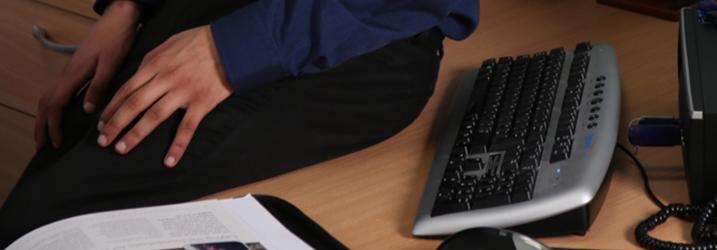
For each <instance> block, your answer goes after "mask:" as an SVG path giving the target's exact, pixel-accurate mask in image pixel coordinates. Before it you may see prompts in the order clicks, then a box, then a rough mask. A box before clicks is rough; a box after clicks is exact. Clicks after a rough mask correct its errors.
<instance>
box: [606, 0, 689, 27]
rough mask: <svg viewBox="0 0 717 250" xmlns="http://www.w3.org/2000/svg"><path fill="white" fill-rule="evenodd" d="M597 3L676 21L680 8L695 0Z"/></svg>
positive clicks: (678, 17) (640, 0) (631, 0)
mask: <svg viewBox="0 0 717 250" xmlns="http://www.w3.org/2000/svg"><path fill="white" fill-rule="evenodd" d="M597 1H598V3H601V4H607V5H611V6H615V7H617V8H623V9H626V10H630V11H635V12H637V13H642V14H645V15H651V16H654V17H659V18H662V19H667V20H670V21H674V22H677V21H679V20H680V9H681V8H682V7H684V6H688V5H691V4H694V3H695V2H696V0H597Z"/></svg>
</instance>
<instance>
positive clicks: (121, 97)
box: [98, 66, 156, 129]
mask: <svg viewBox="0 0 717 250" xmlns="http://www.w3.org/2000/svg"><path fill="white" fill-rule="evenodd" d="M155 76H156V71H153V70H150V69H146V68H144V67H142V66H140V69H139V70H138V71H137V73H135V74H134V75H133V76H132V78H130V79H129V80H128V81H127V82H126V83H125V84H123V85H122V87H120V88H119V90H117V92H116V93H115V95H114V97H112V100H111V101H110V102H109V103H108V104H107V107H105V109H104V111H102V115H100V122H99V124H98V129H102V128H101V127H102V126H103V125H104V124H106V123H107V122H108V121H109V119H110V118H112V117H113V116H114V113H115V112H116V111H117V109H118V108H119V107H120V106H122V105H124V103H125V101H126V100H125V99H127V98H128V97H129V96H130V95H132V94H133V93H134V92H135V90H137V89H139V88H140V87H142V86H144V85H145V84H146V83H147V82H150V81H152V80H154V78H155ZM154 100H156V99H152V101H154ZM145 108H146V107H145Z"/></svg>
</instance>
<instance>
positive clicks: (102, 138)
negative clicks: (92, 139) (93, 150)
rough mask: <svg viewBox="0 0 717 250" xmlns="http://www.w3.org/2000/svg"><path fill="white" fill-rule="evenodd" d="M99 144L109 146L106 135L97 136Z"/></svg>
mask: <svg viewBox="0 0 717 250" xmlns="http://www.w3.org/2000/svg"><path fill="white" fill-rule="evenodd" d="M97 144H100V146H103V147H104V146H107V137H106V136H105V135H100V136H99V137H97Z"/></svg>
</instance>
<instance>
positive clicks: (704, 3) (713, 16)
mask: <svg viewBox="0 0 717 250" xmlns="http://www.w3.org/2000/svg"><path fill="white" fill-rule="evenodd" d="M697 19H698V20H699V21H700V23H702V24H717V1H715V0H700V1H699V2H697Z"/></svg>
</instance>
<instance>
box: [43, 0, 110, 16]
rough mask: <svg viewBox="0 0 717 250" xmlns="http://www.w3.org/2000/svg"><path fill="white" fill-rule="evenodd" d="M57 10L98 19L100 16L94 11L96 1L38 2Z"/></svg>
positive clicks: (49, 0) (50, 0) (63, 0)
mask: <svg viewBox="0 0 717 250" xmlns="http://www.w3.org/2000/svg"><path fill="white" fill-rule="evenodd" d="M36 1H39V2H43V3H46V4H49V5H52V6H55V7H57V8H60V9H63V10H66V11H69V12H73V13H77V14H80V15H82V16H85V17H88V18H92V19H97V18H99V16H98V15H97V13H95V11H94V10H92V6H93V5H94V4H95V0H36Z"/></svg>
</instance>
